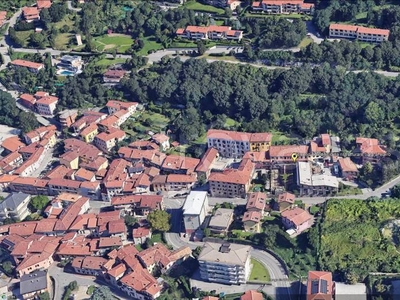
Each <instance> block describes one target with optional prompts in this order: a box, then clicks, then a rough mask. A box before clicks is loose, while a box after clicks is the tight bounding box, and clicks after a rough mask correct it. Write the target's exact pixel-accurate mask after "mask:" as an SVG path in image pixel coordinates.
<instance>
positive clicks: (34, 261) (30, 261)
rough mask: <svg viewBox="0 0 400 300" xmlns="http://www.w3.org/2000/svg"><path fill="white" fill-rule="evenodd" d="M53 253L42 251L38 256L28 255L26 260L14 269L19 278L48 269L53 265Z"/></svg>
mask: <svg viewBox="0 0 400 300" xmlns="http://www.w3.org/2000/svg"><path fill="white" fill-rule="evenodd" d="M53 254H54V252H47V251H46V250H44V251H43V252H41V253H38V254H29V255H28V256H26V258H25V259H24V260H23V261H22V262H21V263H20V264H19V265H18V266H17V267H16V269H15V270H16V271H17V274H18V276H19V277H21V276H23V275H24V274H30V273H32V272H35V271H37V270H45V269H48V268H50V266H51V265H52V264H53V262H54V260H53Z"/></svg>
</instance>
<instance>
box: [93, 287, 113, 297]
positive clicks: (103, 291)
mask: <svg viewBox="0 0 400 300" xmlns="http://www.w3.org/2000/svg"><path fill="white" fill-rule="evenodd" d="M113 297H114V296H113V294H112V293H111V290H110V288H109V287H108V286H106V285H101V286H98V287H96V288H95V289H94V290H93V294H92V296H91V297H90V300H108V299H113Z"/></svg>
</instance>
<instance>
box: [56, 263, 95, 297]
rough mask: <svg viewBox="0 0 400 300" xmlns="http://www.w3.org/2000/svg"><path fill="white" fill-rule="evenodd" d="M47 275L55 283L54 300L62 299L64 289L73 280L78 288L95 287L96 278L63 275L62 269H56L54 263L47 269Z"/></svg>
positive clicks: (69, 274)
mask: <svg viewBox="0 0 400 300" xmlns="http://www.w3.org/2000/svg"><path fill="white" fill-rule="evenodd" d="M49 275H50V276H51V277H52V278H53V279H54V282H55V293H54V299H55V300H58V299H62V295H63V294H64V291H65V287H66V286H68V284H69V283H70V282H72V281H74V280H76V282H77V283H78V286H89V285H96V284H95V279H96V277H94V276H83V275H78V274H71V273H65V272H64V270H63V268H59V267H57V265H56V264H55V263H54V264H53V265H52V266H51V267H50V268H49Z"/></svg>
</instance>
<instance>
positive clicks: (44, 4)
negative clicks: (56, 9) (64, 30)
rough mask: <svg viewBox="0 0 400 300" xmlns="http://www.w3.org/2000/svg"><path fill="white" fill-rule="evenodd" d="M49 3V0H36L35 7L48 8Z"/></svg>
mask: <svg viewBox="0 0 400 300" xmlns="http://www.w3.org/2000/svg"><path fill="white" fill-rule="evenodd" d="M51 4H52V3H51V0H36V7H37V8H38V10H39V11H40V10H42V9H45V8H50V7H51Z"/></svg>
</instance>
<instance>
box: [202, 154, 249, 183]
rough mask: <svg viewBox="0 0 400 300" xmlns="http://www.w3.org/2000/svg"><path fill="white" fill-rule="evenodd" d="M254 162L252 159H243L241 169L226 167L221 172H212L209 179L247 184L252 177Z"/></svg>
mask: <svg viewBox="0 0 400 300" xmlns="http://www.w3.org/2000/svg"><path fill="white" fill-rule="evenodd" d="M253 171H254V164H253V163H252V162H251V160H250V159H243V160H242V162H241V163H240V167H239V169H225V170H224V171H223V172H222V173H221V172H212V173H211V174H210V177H209V179H208V180H209V181H215V182H223V183H232V184H242V185H245V184H247V183H248V182H249V180H250V179H251V175H252V173H253Z"/></svg>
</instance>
